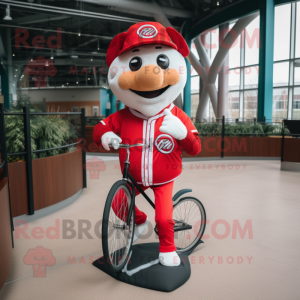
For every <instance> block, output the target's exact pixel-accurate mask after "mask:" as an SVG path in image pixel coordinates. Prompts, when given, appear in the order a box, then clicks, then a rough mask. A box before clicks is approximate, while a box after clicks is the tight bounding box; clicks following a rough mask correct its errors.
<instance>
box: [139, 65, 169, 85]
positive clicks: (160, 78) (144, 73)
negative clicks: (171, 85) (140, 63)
mask: <svg viewBox="0 0 300 300" xmlns="http://www.w3.org/2000/svg"><path fill="white" fill-rule="evenodd" d="M135 80H136V84H137V86H138V87H139V89H140V90H142V91H152V90H158V89H160V88H161V87H162V85H163V82H164V72H163V70H162V69H161V68H160V67H159V66H158V65H146V66H144V67H142V68H140V69H139V70H138V71H137V72H136V74H135Z"/></svg>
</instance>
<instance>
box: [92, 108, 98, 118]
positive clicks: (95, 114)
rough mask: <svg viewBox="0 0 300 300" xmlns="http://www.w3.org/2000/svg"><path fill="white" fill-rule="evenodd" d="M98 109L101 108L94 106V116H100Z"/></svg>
mask: <svg viewBox="0 0 300 300" xmlns="http://www.w3.org/2000/svg"><path fill="white" fill-rule="evenodd" d="M98 110H99V108H98V106H93V116H94V117H97V116H98Z"/></svg>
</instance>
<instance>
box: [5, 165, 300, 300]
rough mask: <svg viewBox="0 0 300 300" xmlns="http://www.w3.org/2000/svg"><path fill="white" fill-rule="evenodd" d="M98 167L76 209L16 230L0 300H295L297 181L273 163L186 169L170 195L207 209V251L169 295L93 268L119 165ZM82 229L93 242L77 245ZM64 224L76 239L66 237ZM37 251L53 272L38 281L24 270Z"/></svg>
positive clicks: (299, 261)
mask: <svg viewBox="0 0 300 300" xmlns="http://www.w3.org/2000/svg"><path fill="white" fill-rule="evenodd" d="M104 163H105V165H106V170H105V171H103V172H100V176H99V179H90V178H89V174H88V178H89V179H88V188H87V189H85V190H84V191H83V193H82V196H81V197H80V198H79V199H78V200H77V201H76V202H75V203H73V204H72V205H70V206H68V207H66V208H64V209H63V210H61V211H59V212H57V213H55V214H52V215H49V216H47V217H44V218H42V219H39V220H36V221H33V222H31V223H29V224H25V227H23V225H22V226H21V227H22V228H24V230H23V234H22V232H21V233H20V228H18V227H17V228H16V231H15V249H14V263H13V268H12V271H11V274H10V276H9V278H8V280H7V283H6V285H5V286H4V287H3V288H2V290H1V291H0V299H1V300H16V299H26V300H27V299H28V300H29V299H30V300H40V299H43V300H49V299H51V300H52V299H53V300H56V299H59V300H61V299H64V300H69V299H70V300H75V299H89V300H93V299H97V300H98V299H136V298H139V299H151V300H153V299H172V300H174V299H222V300H224V299H230V300H234V299H237V300H241V299H242V300H246V299H255V300H256V299H272V300H273V299H280V300H282V299H291V300H294V299H295V300H296V299H299V295H300V287H299V278H300V251H299V249H300V236H299V228H300V218H299V215H300V193H299V190H300V174H299V173H290V172H283V171H280V162H279V161H237V160H234V161H228V160H227V161H224V162H220V161H216V162H214V161H205V162H201V161H197V162H184V164H183V166H184V170H183V173H182V175H181V176H180V177H179V178H178V179H176V181H175V190H174V193H175V192H176V191H178V190H179V189H182V188H192V189H193V192H192V193H191V194H192V195H194V196H195V197H198V198H199V199H200V200H201V201H202V202H203V204H204V205H205V208H206V212H207V219H208V220H209V223H208V225H207V230H206V234H207V236H206V239H205V240H204V241H205V243H204V244H202V245H201V246H199V248H198V249H197V250H196V251H195V252H194V253H193V254H192V255H191V256H190V262H191V269H192V275H191V278H190V279H189V281H188V282H187V283H186V284H185V285H183V286H182V287H181V288H179V289H178V290H176V291H174V292H172V293H169V294H166V293H160V292H155V291H150V290H145V289H141V288H137V287H134V286H129V285H126V284H123V283H120V282H117V281H115V280H114V279H112V278H110V277H109V276H107V275H106V274H104V273H102V272H101V271H100V270H98V269H96V268H95V267H93V266H92V265H91V264H90V263H91V261H93V260H94V259H96V258H98V257H99V256H101V240H100V237H98V236H97V231H98V230H97V228H98V227H99V226H98V225H99V224H100V223H98V224H97V222H98V221H100V222H101V218H102V211H103V206H104V202H105V199H106V195H107V193H108V191H109V189H110V187H111V185H112V184H113V183H114V182H115V181H116V180H118V179H119V178H121V176H120V169H119V164H118V161H107V160H106V161H105V160H104ZM147 193H148V194H149V195H150V196H151V197H153V194H152V192H151V191H148V192H147ZM137 204H138V207H139V208H140V209H141V210H143V211H145V212H146V213H147V214H148V216H149V219H150V221H151V222H152V224H153V223H154V212H153V210H152V208H151V207H150V206H149V204H148V203H146V201H144V200H143V199H142V198H141V196H139V197H138V198H137ZM55 220H57V223H55ZM247 222H248V223H247ZM83 223H85V224H86V225H87V226H89V225H91V229H90V230H89V233H90V236H89V238H88V237H87V236H85V235H83V236H81V235H80V230H79V229H78V227H80V226H81V225H80V224H83ZM55 224H57V225H56V226H57V236H55V230H54V229H53V228H52V231H50V229H51V227H54V226H55ZM67 224H68V225H69V226H71V227H72V226H73V230H72V231H70V230H69V231H67V230H66V228H65V227H66V225H67ZM224 224H225V225H224ZM245 224H248V225H249V227H248V229H249V230H248V231H247V232H246V234H245V236H244V238H241V236H240V234H239V233H238V234H237V237H235V232H236V229H237V228H238V225H240V226H241V227H242V228H243V227H244V225H245ZM27 225H28V227H27ZM225 227H226V228H227V229H226V230H225ZM95 228H96V230H95ZM32 230H33V231H32ZM47 230H48V231H47ZM251 231H252V232H253V236H252V235H251ZM43 232H44V233H43ZM17 233H19V235H18V234H17ZM72 233H73V234H74V236H73V237H72V236H71V237H70V235H71V234H72ZM53 236H54V238H53ZM68 236H69V237H68ZM150 241H157V240H156V239H155V235H154V233H153V234H152V235H151V236H150V237H149V238H147V239H142V240H140V241H139V242H140V243H143V242H150ZM37 246H42V247H44V248H45V249H49V250H51V252H52V254H53V256H54V257H55V265H54V266H53V267H47V269H46V273H45V275H46V276H45V277H39V278H37V277H33V266H32V265H26V264H25V263H24V256H25V255H26V254H27V251H28V250H30V249H35V248H36V247H37Z"/></svg>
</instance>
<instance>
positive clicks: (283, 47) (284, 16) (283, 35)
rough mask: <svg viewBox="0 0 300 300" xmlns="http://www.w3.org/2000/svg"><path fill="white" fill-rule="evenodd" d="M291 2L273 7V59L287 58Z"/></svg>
mask: <svg viewBox="0 0 300 300" xmlns="http://www.w3.org/2000/svg"><path fill="white" fill-rule="evenodd" d="M290 26H291V4H285V5H279V6H276V7H275V26H274V32H275V33H274V61H277V60H283V59H288V58H289V50H290V31H291V28H290Z"/></svg>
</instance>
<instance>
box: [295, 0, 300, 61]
mask: <svg viewBox="0 0 300 300" xmlns="http://www.w3.org/2000/svg"><path fill="white" fill-rule="evenodd" d="M295 56H296V57H300V1H298V2H297V16H296V53H295Z"/></svg>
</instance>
